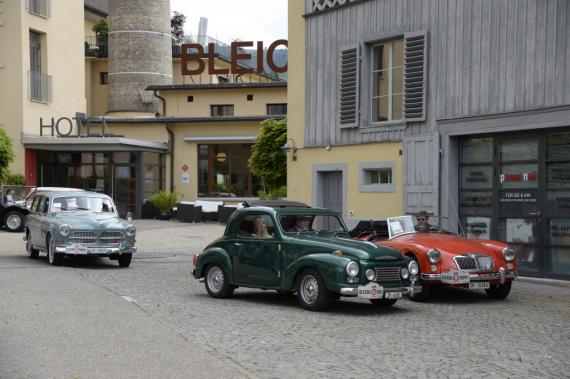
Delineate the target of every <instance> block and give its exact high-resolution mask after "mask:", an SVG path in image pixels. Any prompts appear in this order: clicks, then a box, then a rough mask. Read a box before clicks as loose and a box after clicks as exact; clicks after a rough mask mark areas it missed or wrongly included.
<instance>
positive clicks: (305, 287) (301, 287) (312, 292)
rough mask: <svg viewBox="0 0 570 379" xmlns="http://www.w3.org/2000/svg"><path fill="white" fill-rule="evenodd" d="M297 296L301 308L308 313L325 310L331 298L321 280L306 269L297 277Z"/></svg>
mask: <svg viewBox="0 0 570 379" xmlns="http://www.w3.org/2000/svg"><path fill="white" fill-rule="evenodd" d="M297 294H298V298H299V302H300V303H301V306H302V307H303V308H305V309H308V310H310V311H321V310H323V309H326V308H327V307H328V306H329V304H330V302H331V298H332V295H331V292H330V291H329V290H328V289H327V287H326V286H325V282H324V280H323V278H322V277H321V275H320V274H319V273H318V272H317V271H316V270H313V269H307V270H305V271H303V272H302V273H301V275H300V276H299V280H298V282H297Z"/></svg>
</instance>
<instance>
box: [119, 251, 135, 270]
mask: <svg viewBox="0 0 570 379" xmlns="http://www.w3.org/2000/svg"><path fill="white" fill-rule="evenodd" d="M132 259H133V254H130V253H129V254H121V255H119V259H118V261H119V266H121V267H129V265H130V264H131V260H132Z"/></svg>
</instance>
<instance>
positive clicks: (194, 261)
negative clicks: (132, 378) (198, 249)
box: [192, 254, 198, 266]
mask: <svg viewBox="0 0 570 379" xmlns="http://www.w3.org/2000/svg"><path fill="white" fill-rule="evenodd" d="M196 260H198V254H194V255H193V256H192V264H193V265H194V266H196Z"/></svg>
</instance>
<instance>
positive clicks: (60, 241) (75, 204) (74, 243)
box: [24, 191, 136, 267]
mask: <svg viewBox="0 0 570 379" xmlns="http://www.w3.org/2000/svg"><path fill="white" fill-rule="evenodd" d="M135 235H136V229H135V227H134V226H133V225H132V224H131V223H130V222H128V221H126V220H123V219H121V218H119V215H118V214H117V208H116V207H115V204H114V203H113V199H111V198H110V197H109V196H107V195H104V194H100V193H95V192H86V191H82V192H70V191H68V192H48V193H38V195H37V196H36V197H35V198H34V200H33V203H32V206H31V208H30V214H28V215H27V216H26V227H25V235H24V240H25V241H26V252H27V253H28V256H29V257H30V258H37V257H38V256H39V253H40V251H43V252H46V253H47V256H48V262H49V264H51V265H59V264H61V262H62V259H63V257H64V256H66V255H72V256H97V257H109V258H110V259H112V260H117V261H118V262H119V266H121V267H128V266H129V265H130V264H131V260H132V256H133V253H135V252H136V247H135Z"/></svg>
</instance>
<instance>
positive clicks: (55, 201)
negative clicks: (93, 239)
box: [50, 194, 117, 215]
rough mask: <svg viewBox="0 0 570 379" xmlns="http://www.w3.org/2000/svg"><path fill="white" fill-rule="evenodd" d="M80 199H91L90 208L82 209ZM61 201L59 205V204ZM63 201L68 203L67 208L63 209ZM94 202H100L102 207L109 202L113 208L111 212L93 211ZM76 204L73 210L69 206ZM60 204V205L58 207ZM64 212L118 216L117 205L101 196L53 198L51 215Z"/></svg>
mask: <svg viewBox="0 0 570 379" xmlns="http://www.w3.org/2000/svg"><path fill="white" fill-rule="evenodd" d="M79 198H82V199H84V198H87V199H90V200H89V205H90V208H84V207H80V206H79V205H80V204H78V201H77V199H79ZM70 199H73V201H70ZM58 200H59V203H58ZM63 200H65V201H66V203H67V204H68V206H67V207H65V208H64V207H62V204H63ZM92 200H98V201H100V202H101V206H102V205H103V203H105V202H108V203H109V206H110V207H111V210H108V211H103V210H95V209H93V205H92V202H91V201H92ZM70 203H71V204H74V206H72V207H71V208H69V204H70ZM58 204H59V205H58ZM62 212H74V213H77V212H79V213H81V212H85V213H87V212H89V213H98V214H99V213H100V214H112V215H117V207H116V206H115V203H114V202H113V200H112V199H111V198H109V197H101V196H90V195H83V194H81V195H61V196H57V195H56V196H53V197H52V200H51V203H50V213H53V214H58V213H62Z"/></svg>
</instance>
